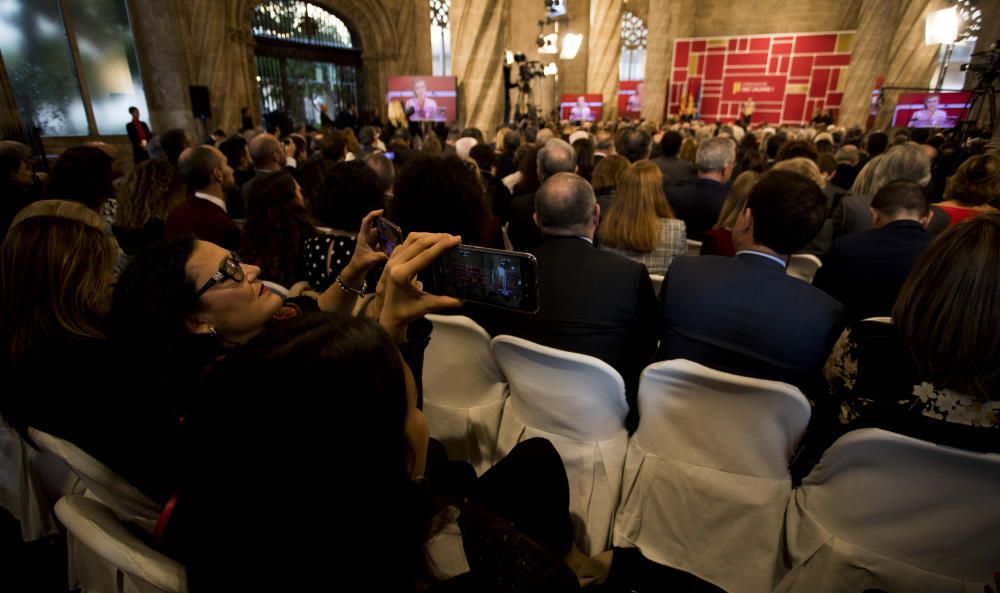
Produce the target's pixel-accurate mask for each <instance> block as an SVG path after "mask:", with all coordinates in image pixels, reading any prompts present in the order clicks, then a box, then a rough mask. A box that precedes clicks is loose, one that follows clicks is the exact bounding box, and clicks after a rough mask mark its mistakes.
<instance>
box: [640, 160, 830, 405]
mask: <svg viewBox="0 0 1000 593" xmlns="http://www.w3.org/2000/svg"><path fill="white" fill-rule="evenodd" d="M824 204H825V199H824V197H823V192H822V191H820V189H819V187H818V186H817V185H816V183H815V182H813V181H812V180H810V179H808V178H806V177H803V176H801V175H798V174H797V173H792V172H789V171H772V172H769V173H767V174H765V175H763V176H762V177H761V178H760V180H759V181H757V183H756V184H755V185H754V186H753V189H751V190H750V194H749V196H747V204H746V208H744V209H743V211H742V212H741V213H740V215H739V216H738V217H737V221H736V224H735V226H734V227H733V245H734V247H735V248H736V257H731V258H730V257H718V256H701V257H683V258H680V259H678V260H677V261H675V262H674V265H673V267H672V268H671V269H670V274H669V276H667V278H666V279H665V280H664V282H663V286H662V288H661V292H660V294H661V297H662V301H663V311H664V324H663V331H662V333H661V335H660V352H659V358H661V359H673V358H686V359H688V360H692V361H694V362H698V363H701V364H704V365H706V366H709V367H711V368H714V369H718V370H721V371H726V372H730V373H736V374H739V375H745V376H749V377H757V378H761V379H772V380H777V381H784V382H786V383H791V384H793V385H797V386H799V388H800V389H803V391H806V392H809V391H811V390H812V389H814V383H815V382H816V381H818V378H819V371H820V370H821V368H822V365H823V362H824V361H825V360H826V357H827V355H828V354H829V352H830V347H831V346H832V345H833V341H834V340H835V339H836V336H837V335H838V334H839V332H840V327H841V326H840V320H841V315H842V313H843V307H842V306H841V305H840V303H838V302H837V301H835V300H833V299H832V298H830V297H829V296H827V295H826V294H825V293H823V292H822V291H821V290H819V289H817V288H815V287H813V286H810V285H809V284H806V283H805V282H803V281H801V280H799V279H798V278H793V277H791V276H789V275H788V274H786V273H785V268H786V266H787V262H788V258H789V255H790V254H792V253H795V252H797V251H798V250H799V249H801V248H802V247H803V246H805V244H806V243H807V242H808V241H809V240H810V239H811V238H812V237H814V236H816V233H817V232H818V231H819V228H820V225H822V223H823V207H824Z"/></svg>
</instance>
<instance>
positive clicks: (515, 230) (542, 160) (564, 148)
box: [507, 139, 576, 251]
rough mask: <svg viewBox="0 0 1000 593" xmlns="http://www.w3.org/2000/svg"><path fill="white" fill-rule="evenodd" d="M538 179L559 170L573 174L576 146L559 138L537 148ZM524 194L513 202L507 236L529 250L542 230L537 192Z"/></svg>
mask: <svg viewBox="0 0 1000 593" xmlns="http://www.w3.org/2000/svg"><path fill="white" fill-rule="evenodd" d="M536 170H537V172H538V179H539V180H540V181H541V182H542V183H544V182H545V180H546V179H548V178H549V177H552V176H553V175H555V174H556V173H573V172H575V171H576V154H575V153H574V151H573V147H572V146H570V145H569V144H567V143H566V142H564V141H562V140H558V139H554V140H549V141H548V142H547V143H546V144H545V146H544V147H543V148H542V149H541V150H539V151H538V158H537V163H536ZM536 193H537V192H531V193H525V194H521V195H519V196H516V197H515V198H514V199H513V200H511V201H510V226H509V227H508V228H507V236H508V237H509V238H510V242H511V244H513V246H514V249H517V250H519V251H525V250H530V249H531V248H532V247H536V246H538V245H539V244H540V243H541V242H542V238H543V237H542V231H541V230H540V229H539V228H538V226H537V225H536V224H535V220H534V215H535V203H536V200H535V194H536Z"/></svg>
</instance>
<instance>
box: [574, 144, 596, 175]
mask: <svg viewBox="0 0 1000 593" xmlns="http://www.w3.org/2000/svg"><path fill="white" fill-rule="evenodd" d="M573 151H574V152H575V153H576V174H577V175H579V176H580V177H583V178H584V179H586V180H587V181H590V177H591V176H592V175H593V174H594V143H593V141H591V140H590V139H588V138H580V139H578V140H577V141H576V142H574V143H573Z"/></svg>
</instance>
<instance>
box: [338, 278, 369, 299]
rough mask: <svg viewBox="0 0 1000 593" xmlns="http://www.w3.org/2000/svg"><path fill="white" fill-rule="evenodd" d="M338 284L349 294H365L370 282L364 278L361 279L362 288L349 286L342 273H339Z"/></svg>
mask: <svg viewBox="0 0 1000 593" xmlns="http://www.w3.org/2000/svg"><path fill="white" fill-rule="evenodd" d="M337 286H339V287H340V290H343V291H344V292H346V293H348V294H353V295H355V296H365V289H366V288H368V282H367V281H366V280H362V281H361V288H360V289H359V288H351V287H350V286H348V285H347V284H345V283H344V279H343V278H341V277H340V275H338V276H337Z"/></svg>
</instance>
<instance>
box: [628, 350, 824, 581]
mask: <svg viewBox="0 0 1000 593" xmlns="http://www.w3.org/2000/svg"><path fill="white" fill-rule="evenodd" d="M639 412H640V420H639V427H638V429H637V430H636V432H635V434H634V435H633V436H632V440H631V442H630V444H629V450H628V457H627V459H626V462H625V472H624V478H623V486H622V503H621V506H620V507H619V510H618V515H617V518H616V521H615V538H614V542H615V545H617V546H623V547H633V546H634V547H637V548H639V549H640V551H641V552H642V554H643V555H644V556H645V557H646V558H648V559H650V560H652V561H654V562H657V563H659V564H663V565H666V566H671V567H673V568H678V569H681V570H684V571H686V572H690V573H693V574H695V575H697V576H699V577H700V578H702V579H705V580H706V581H709V582H711V583H713V584H715V585H717V586H719V587H721V588H723V589H726V590H727V591H740V592H748V593H768V592H770V590H771V588H772V586H773V584H774V577H775V571H776V568H777V566H778V562H779V557H780V549H781V535H782V525H783V520H784V514H785V507H786V504H787V502H788V498H789V496H790V494H791V477H790V475H789V473H788V463H789V461H790V460H791V457H792V454H793V453H794V451H795V449H796V447H797V445H798V442H799V441H800V440H801V438H802V435H803V434H804V432H805V429H806V426H807V424H808V423H809V416H810V407H809V402H808V401H807V400H806V399H805V397H804V396H803V395H802V393H801V392H800V391H799V390H798V389H796V388H795V387H793V386H791V385H788V384H786V383H780V382H777V381H765V380H762V379H753V378H750V377H742V376H739V375H733V374H730V373H724V372H721V371H716V370H713V369H710V368H708V367H705V366H702V365H700V364H697V363H694V362H691V361H689V360H669V361H663V362H658V363H655V364H652V365H650V366H649V367H647V368H646V370H645V371H643V374H642V378H641V380H640V384H639Z"/></svg>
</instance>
